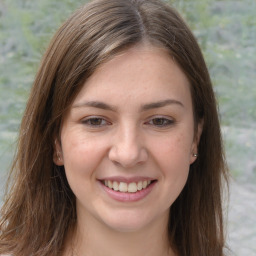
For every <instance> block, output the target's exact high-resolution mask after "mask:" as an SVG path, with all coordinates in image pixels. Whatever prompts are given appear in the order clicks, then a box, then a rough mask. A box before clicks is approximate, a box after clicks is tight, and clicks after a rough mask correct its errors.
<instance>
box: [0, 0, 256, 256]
mask: <svg viewBox="0 0 256 256" xmlns="http://www.w3.org/2000/svg"><path fill="white" fill-rule="evenodd" d="M85 2H86V1H82V0H61V1H60V0H37V1H29V0H0V205H1V202H2V199H3V193H4V183H5V180H6V177H7V172H8V169H9V167H10V162H11V160H12V156H13V154H14V151H15V141H16V138H17V131H18V129H19V124H20V120H21V117H22V113H23V111H24V107H25V104H26V100H27V97H28V94H29V90H30V87H31V85H32V82H33V79H34V76H35V73H36V70H37V68H38V65H39V62H40V58H41V56H42V54H43V53H44V51H45V49H46V47H47V45H48V43H49V40H50V38H51V37H52V35H53V33H54V32H55V31H56V29H57V28H58V27H59V26H60V24H61V23H62V22H63V21H64V20H65V19H66V18H67V17H68V16H69V15H70V14H71V13H72V11H74V10H75V9H76V8H78V7H79V6H80V5H82V4H83V3H85ZM169 2H171V3H172V5H173V6H175V7H176V8H177V9H178V11H179V12H180V13H181V15H182V16H183V17H184V19H185V20H186V21H187V23H188V25H189V26H190V27H191V29H192V31H193V32H194V34H195V36H196V37H197V39H198V42H199V44H200V46H201V48H202V51H203V53H204V56H205V59H206V62H207V64H208V67H209V70H210V74H211V77H212V81H213V84H214V90H215V92H216V95H217V99H218V102H219V112H220V118H221V124H222V131H223V138H224V143H225V149H226V156H227V161H228V164H229V167H230V171H231V175H232V179H231V186H230V203H229V205H227V204H226V206H225V209H224V210H225V213H227V238H228V246H229V247H230V248H231V250H232V251H233V252H232V255H238V256H253V255H256V16H255V15H256V1H255V0H243V1H240V0H237V1H235V0H234V1H231V0H220V1H215V0H176V1H174V0H170V1H169Z"/></svg>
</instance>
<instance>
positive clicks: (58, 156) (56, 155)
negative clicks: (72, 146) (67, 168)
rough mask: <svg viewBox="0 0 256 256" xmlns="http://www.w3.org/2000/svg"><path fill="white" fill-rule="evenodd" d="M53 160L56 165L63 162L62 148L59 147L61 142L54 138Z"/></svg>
mask: <svg viewBox="0 0 256 256" xmlns="http://www.w3.org/2000/svg"><path fill="white" fill-rule="evenodd" d="M53 162H54V163H55V164H56V165H58V166H61V165H63V164H64V163H63V155H62V149H61V144H60V142H59V139H55V140H54V152H53Z"/></svg>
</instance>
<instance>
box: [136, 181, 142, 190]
mask: <svg viewBox="0 0 256 256" xmlns="http://www.w3.org/2000/svg"><path fill="white" fill-rule="evenodd" d="M137 188H138V190H142V181H139V182H138V184H137Z"/></svg>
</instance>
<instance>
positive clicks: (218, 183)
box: [0, 0, 227, 256]
mask: <svg viewBox="0 0 256 256" xmlns="http://www.w3.org/2000/svg"><path fill="white" fill-rule="evenodd" d="M142 41H146V42H148V43H151V44H152V45H155V46H160V47H163V48H165V49H167V50H168V51H169V54H170V56H171V57H172V58H174V59H175V61H176V62H177V63H178V65H179V66H180V67H181V69H182V70H183V72H184V73H185V74H186V76H187V77H188V79H189V81H190V86H191V95H192V100H193V107H194V116H195V123H196V124H198V122H200V121H202V120H203V123H204V126H203V132H202V135H201V140H200V143H199V148H198V153H199V157H198V159H197V161H196V162H195V163H194V164H192V165H191V167H190V173H189V177H188V181H187V184H186V185H185V187H184V189H183V191H182V193H181V194H180V196H179V197H178V198H177V200H176V201H175V202H174V204H173V205H172V206H171V215H170V218H169V239H170V243H171V244H172V245H173V246H174V247H175V248H176V250H177V254H178V255H182V256H198V255H201V256H222V255H224V253H223V248H224V246H225V241H224V234H223V219H222V186H223V184H222V181H223V180H226V179H227V169H226V166H225V161H224V157H223V148H222V141H221V133H220V124H219V120H218V114H217V110H216V100H215V96H214V93H213V89H212V85H211V81H210V77H209V74H208V70H207V67H206V64H205V62H204V59H203V56H202V53H201V51H200V48H199V46H198V44H197V42H196V40H195V38H194V36H193V35H192V33H191V31H190V29H189V28H188V27H187V25H186V24H185V23H184V21H183V20H182V18H181V17H180V16H179V14H177V12H176V11H175V10H174V9H173V8H172V7H170V6H168V5H167V4H165V3H164V2H161V1H157V0H96V1H93V2H91V3H89V4H88V5H85V6H83V7H81V8H80V9H79V10H78V11H76V12H75V13H74V14H73V15H72V16H71V17H70V18H69V19H68V20H67V21H66V22H65V23H64V24H63V25H62V26H61V27H60V29H59V30H58V31H57V33H56V34H55V36H54V38H53V39H52V41H51V43H50V45H49V47H48V49H47V51H46V53H45V55H44V57H43V59H42V62H41V66H40V68H39V70H38V73H37V76H36V78H35V81H34V84H33V87H32V90H31V94H30V97H29V100H28V103H27V107H26V110H25V113H24V117H23V119H22V123H21V127H20V135H19V141H18V148H17V154H16V158H15V160H14V163H13V166H12V169H11V180H12V181H13V182H12V185H11V186H10V188H9V191H8V193H7V197H6V200H5V203H4V206H3V207H2V210H1V220H0V221H1V222H0V254H2V253H11V254H12V255H13V256H24V255H33V256H37V255H38V256H39V255H40V256H44V255H59V254H60V253H61V250H62V247H63V242H64V239H65V236H66V234H67V232H68V230H69V228H71V227H72V226H74V224H75V222H76V207H75V197H74V194H73V193H72V191H71V189H70V187H69V185H68V183H67V180H66V177H65V171H64V167H59V166H56V165H55V164H54V162H53V155H54V154H55V153H54V140H55V138H56V137H58V135H59V132H60V126H61V121H62V119H63V116H64V115H65V113H66V111H67V109H68V108H69V106H70V105H71V103H72V101H73V100H74V98H75V97H76V95H77V94H78V92H79V91H80V90H81V87H82V86H83V84H84V82H85V81H86V79H87V78H88V77H89V76H90V75H91V74H92V73H93V72H94V70H95V69H96V68H97V67H98V66H99V65H100V64H102V63H104V62H105V61H107V60H109V59H110V58H111V57H113V56H115V54H117V53H119V52H121V51H124V50H125V49H127V48H129V47H132V46H134V45H136V44H138V43H140V42H142ZM196 126H197V125H196ZM223 177H224V179H223Z"/></svg>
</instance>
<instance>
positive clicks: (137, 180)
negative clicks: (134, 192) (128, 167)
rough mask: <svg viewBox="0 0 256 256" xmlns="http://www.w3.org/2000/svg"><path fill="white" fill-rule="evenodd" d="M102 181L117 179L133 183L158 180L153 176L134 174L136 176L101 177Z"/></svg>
mask: <svg viewBox="0 0 256 256" xmlns="http://www.w3.org/2000/svg"><path fill="white" fill-rule="evenodd" d="M99 180H100V181H104V180H110V181H117V182H125V183H132V182H139V181H144V180H146V181H153V180H156V179H154V178H152V177H146V176H134V177H123V176H111V177H104V178H101V179H99Z"/></svg>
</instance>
